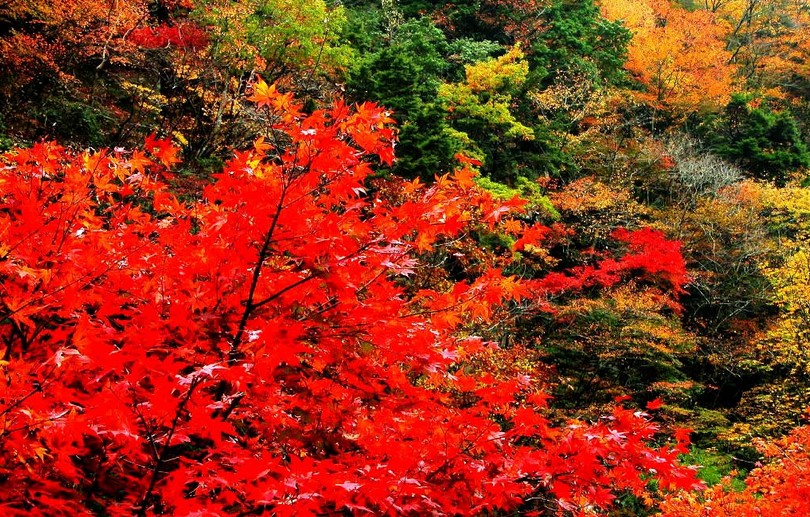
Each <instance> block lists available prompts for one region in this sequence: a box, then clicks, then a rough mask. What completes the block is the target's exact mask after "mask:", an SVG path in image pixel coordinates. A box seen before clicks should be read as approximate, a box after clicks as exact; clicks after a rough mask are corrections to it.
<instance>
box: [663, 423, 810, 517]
mask: <svg viewBox="0 0 810 517" xmlns="http://www.w3.org/2000/svg"><path fill="white" fill-rule="evenodd" d="M757 448H758V449H759V450H760V452H762V453H763V454H764V455H765V456H766V457H767V458H769V459H770V461H771V462H770V463H769V464H768V465H765V466H762V467H759V468H756V469H754V470H753V471H752V472H751V474H750V475H749V476H748V479H746V485H747V487H746V489H745V490H743V491H742V492H735V491H732V490H731V489H730V487H729V486H728V485H727V484H722V483H721V484H718V485H715V486H714V487H712V488H711V489H709V490H706V491H705V492H703V493H702V494H697V493H683V494H679V495H677V496H673V497H670V498H669V499H668V500H666V501H664V503H662V505H661V510H662V515H663V516H664V517H724V516H729V517H762V516H767V515H810V427H801V428H798V429H796V430H794V431H793V432H792V433H791V434H790V435H788V436H787V437H785V438H782V439H781V440H777V441H775V442H773V443H766V442H762V441H761V442H759V443H758V444H757ZM726 481H727V482H730V480H729V479H727V480H726Z"/></svg>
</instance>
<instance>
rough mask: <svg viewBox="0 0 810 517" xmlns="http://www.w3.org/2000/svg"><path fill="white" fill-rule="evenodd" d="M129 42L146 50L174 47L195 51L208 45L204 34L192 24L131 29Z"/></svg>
mask: <svg viewBox="0 0 810 517" xmlns="http://www.w3.org/2000/svg"><path fill="white" fill-rule="evenodd" d="M129 40H130V41H132V42H133V43H135V44H136V45H138V46H139V47H142V48H146V49H158V48H168V47H176V48H182V49H191V50H197V49H202V48H205V47H206V46H207V45H208V35H207V34H206V32H205V31H204V30H203V29H201V28H199V27H197V26H196V25H194V24H192V23H178V24H176V25H160V26H158V27H141V28H137V29H133V30H132V32H130V33H129Z"/></svg>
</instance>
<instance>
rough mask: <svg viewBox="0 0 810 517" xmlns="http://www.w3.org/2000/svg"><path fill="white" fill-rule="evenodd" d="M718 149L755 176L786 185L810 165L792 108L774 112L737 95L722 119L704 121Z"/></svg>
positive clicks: (727, 107) (809, 154)
mask: <svg viewBox="0 0 810 517" xmlns="http://www.w3.org/2000/svg"><path fill="white" fill-rule="evenodd" d="M703 131H704V132H705V133H706V135H707V137H708V138H707V139H708V140H709V142H710V144H711V146H712V148H713V149H714V151H715V152H716V153H717V154H719V155H721V156H724V157H726V158H729V159H731V160H733V161H735V162H736V163H737V164H738V165H740V166H741V167H743V168H744V169H745V170H747V171H748V172H749V173H750V174H751V175H752V176H753V177H755V178H760V179H767V180H771V181H774V182H776V183H777V184H778V185H784V184H785V182H786V181H787V180H788V179H789V175H790V173H791V172H792V171H795V170H796V169H798V168H800V167H807V166H810V152H808V149H807V145H806V144H805V143H804V141H803V140H802V136H801V133H800V132H799V128H798V125H797V124H796V120H795V119H794V118H793V116H792V115H791V113H790V112H789V111H779V112H777V111H773V110H771V108H770V107H768V106H767V105H764V104H763V105H758V103H757V102H754V99H753V98H752V97H750V96H745V95H735V96H733V97H732V99H731V102H729V104H728V105H727V106H726V109H725V112H724V113H723V114H722V115H721V116H720V117H718V118H715V119H713V120H709V121H708V122H707V123H706V124H704V127H703Z"/></svg>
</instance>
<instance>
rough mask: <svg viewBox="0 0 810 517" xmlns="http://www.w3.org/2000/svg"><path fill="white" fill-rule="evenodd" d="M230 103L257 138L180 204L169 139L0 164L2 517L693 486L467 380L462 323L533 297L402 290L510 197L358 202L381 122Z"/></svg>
mask: <svg viewBox="0 0 810 517" xmlns="http://www.w3.org/2000/svg"><path fill="white" fill-rule="evenodd" d="M253 95H254V96H253V98H254V100H256V101H257V102H259V103H261V104H262V106H263V108H266V111H267V114H268V115H269V116H270V120H271V122H272V127H271V128H268V134H269V135H271V136H272V137H268V138H267V139H259V140H257V141H256V144H255V145H254V147H253V148H252V149H248V150H245V151H239V152H237V153H235V155H234V157H233V158H232V159H231V160H230V161H229V162H228V163H227V164H226V166H225V168H224V170H223V171H222V173H220V174H218V175H217V177H216V181H215V182H213V183H211V184H209V185H207V186H206V187H205V189H204V191H203V193H202V196H201V197H200V198H199V199H194V200H189V201H181V200H179V199H178V198H177V197H176V196H175V195H174V194H173V193H172V191H171V190H170V189H169V188H168V186H167V185H166V184H165V183H164V182H163V181H162V180H161V179H160V178H162V177H164V176H165V175H166V170H165V169H166V167H170V166H171V165H173V164H175V163H176V162H177V161H178V158H177V149H176V148H175V147H174V146H173V145H172V144H171V142H169V141H168V140H163V139H158V138H156V137H155V136H154V135H152V136H150V137H149V138H148V139H147V142H146V146H145V152H143V151H134V152H132V153H131V154H125V153H124V152H122V151H114V152H106V151H105V152H99V153H95V154H91V153H83V154H73V153H70V152H68V151H66V150H65V149H63V148H61V147H59V146H57V145H56V144H48V143H43V144H37V145H36V146H34V147H33V148H31V149H17V150H15V151H13V152H11V153H9V154H7V155H5V157H4V161H5V163H6V166H5V167H3V168H2V169H0V280H1V282H0V315H1V316H2V317H1V318H0V336H2V339H3V341H2V344H1V345H0V351H2V360H0V375H2V382H3V392H2V394H0V443H1V444H2V448H0V479H2V480H3V482H2V483H0V509H2V513H3V514H4V515H36V514H37V512H40V513H39V514H44V513H42V512H45V513H47V512H48V511H50V510H46V509H51V508H59V510H58V512H61V514H63V515H89V514H92V513H93V512H94V511H95V509H96V508H99V507H102V508H104V511H105V513H106V514H107V515H111V516H115V515H133V514H135V515H138V516H145V515H229V514H242V515H247V514H261V513H270V514H273V515H306V514H313V513H329V512H371V513H375V514H395V513H409V514H435V515H442V514H444V515H456V514H474V513H478V512H482V511H484V510H488V509H492V508H495V507H501V508H511V507H515V506H517V505H518V504H520V503H521V501H522V500H523V498H525V497H528V496H533V497H544V498H546V500H547V501H548V502H549V503H550V504H556V505H557V507H558V508H563V509H572V510H582V511H585V510H588V509H592V508H600V507H607V506H609V505H610V504H611V501H612V500H613V498H614V497H615V494H616V493H618V492H621V491H624V490H630V491H632V492H634V493H638V494H640V493H642V492H643V491H644V490H645V489H646V485H647V483H648V481H649V480H651V479H657V480H658V481H659V485H660V486H661V487H664V488H677V487H692V486H694V485H695V479H694V476H693V474H694V473H693V471H692V470H690V469H685V468H682V467H680V466H678V465H677V462H676V456H677V450H676V449H670V448H668V447H661V448H653V447H651V446H649V445H648V443H649V441H650V440H651V439H652V438H653V437H654V436H655V435H656V433H657V431H658V429H657V427H656V426H655V425H654V424H653V423H652V422H651V421H650V419H649V417H648V416H647V415H646V414H645V413H643V412H635V413H634V412H631V411H629V410H625V409H622V408H616V409H615V410H614V412H613V414H612V415H611V416H609V417H607V418H604V419H602V420H600V421H599V422H597V423H595V424H588V423H584V422H575V421H571V422H568V423H567V424H566V425H564V426H562V427H555V426H553V425H552V424H551V423H550V422H549V421H547V420H546V418H545V416H544V412H543V409H544V407H545V405H546V399H547V397H545V396H544V395H542V393H538V390H539V387H540V385H539V382H538V379H535V378H532V377H531V376H529V375H527V374H525V373H523V374H520V375H506V374H504V373H503V372H501V371H494V372H490V371H486V369H485V368H475V367H474V365H475V360H476V358H477V357H479V356H481V357H483V356H484V355H485V354H487V353H491V351H492V350H495V349H496V348H497V347H496V345H494V344H492V343H485V342H483V341H482V340H481V339H480V338H476V337H475V336H471V335H469V332H468V329H469V328H471V327H468V326H467V327H465V325H468V324H469V322H471V321H478V322H484V321H487V320H488V319H490V318H492V317H493V314H495V312H496V311H497V309H498V308H499V307H501V306H503V305H504V304H508V303H511V302H526V303H528V302H527V300H529V299H531V298H537V297H538V296H540V294H541V293H537V292H536V291H535V290H534V289H535V288H536V284H534V283H531V282H524V281H522V280H520V279H517V278H514V277H508V276H504V275H503V273H502V271H501V270H498V269H494V268H490V269H488V270H486V271H485V272H484V273H483V274H480V275H477V276H475V277H474V278H469V279H467V280H464V281H458V282H452V281H447V282H445V283H443V284H439V285H441V287H438V286H425V287H422V288H413V287H412V286H410V287H409V286H408V284H407V282H408V281H407V280H406V279H407V278H408V277H410V276H412V275H413V274H414V271H417V270H418V269H419V268H420V267H422V265H421V259H422V258H423V257H422V256H421V255H420V253H422V252H426V251H430V250H432V249H434V248H436V247H439V246H442V245H443V244H444V243H446V242H447V241H449V240H451V239H455V238H458V237H459V236H460V235H461V234H462V233H464V232H470V231H472V230H473V229H475V228H492V227H493V225H495V224H496V223H497V222H498V221H500V220H502V219H503V218H506V217H511V215H512V213H513V212H514V211H515V210H517V209H518V208H519V206H520V205H521V204H522V202H521V201H519V200H513V201H511V202H508V203H506V204H504V203H501V202H499V201H497V200H496V199H494V198H493V197H492V196H491V195H489V194H488V193H486V192H483V191H480V190H478V189H477V188H476V187H475V186H474V185H473V184H472V182H470V181H468V179H469V178H467V177H466V176H465V175H464V174H461V175H452V176H450V175H448V176H442V177H440V178H438V179H437V181H436V183H434V184H433V185H430V186H426V185H421V184H419V183H416V182H415V183H412V184H410V185H409V186H408V188H407V190H406V189H403V190H405V191H404V192H400V193H397V196H392V197H395V198H397V199H396V200H395V201H394V200H388V196H385V195H379V196H378V195H377V194H376V193H375V195H374V196H371V195H367V194H366V193H365V192H366V188H367V186H368V185H367V179H369V177H370V175H371V174H372V169H371V167H370V165H369V164H370V162H372V161H376V160H381V161H384V162H385V161H389V160H390V159H391V158H392V157H393V154H392V146H393V138H394V129H393V128H392V127H391V125H390V118H389V117H388V115H387V114H386V113H385V112H384V111H382V110H381V109H380V108H378V107H376V106H374V105H372V104H364V105H361V106H358V107H356V108H350V107H348V106H346V105H345V104H342V103H337V104H336V105H335V106H334V107H333V108H331V109H328V110H317V111H315V112H313V113H312V114H309V115H303V114H302V113H300V112H299V111H298V109H297V108H296V104H295V101H294V99H292V98H291V97H290V96H287V95H282V94H280V93H279V92H277V91H276V90H275V89H274V88H272V87H269V86H266V85H264V86H263V85H262V83H261V82H260V83H258V84H257V85H256V87H255V88H254V94H253ZM269 141H273V142H281V144H279V145H278V146H277V147H271V146H270V144H269V143H268V142H269ZM372 154H374V155H376V158H375V157H373V156H372ZM147 155H151V156H152V157H154V160H155V161H154V162H153V161H152V160H150V159H149V158H147ZM532 239H534V242H535V244H536V245H540V244H541V241H542V239H540V237H539V236H534V237H532ZM634 242H635V241H631V242H630V243H629V244H628V246H629V254H628V255H627V256H630V257H635V256H643V255H644V254H645V253H648V252H649V250H647V248H645V247H644V246H645V245H644V244H638V246H640V247H638V246H636V244H634ZM639 242H647V241H645V240H643V239H642V240H641V241H639ZM634 246H636V247H634ZM625 258H626V257H625ZM622 260H624V259H622ZM627 260H628V261H630V263H629V264H628V265H627V268H639V267H642V266H643V267H646V266H644V265H643V264H642V265H638V264H637V263H636V262H633V261H636V260H637V259H635V258H631V259H627ZM638 260H640V259H638ZM620 262H621V261H620ZM639 264H640V262H639ZM651 267H652V266H651ZM656 267H658V266H656ZM652 271H653V273H655V274H660V273H661V272H662V270H661V269H660V268H659V269H655V270H652ZM404 279H405V280H404ZM504 371H507V370H504ZM462 395H463V396H462ZM462 399H463V400H462ZM538 494H539V495H538ZM58 512H57V513H58Z"/></svg>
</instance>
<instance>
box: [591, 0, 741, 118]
mask: <svg viewBox="0 0 810 517" xmlns="http://www.w3.org/2000/svg"><path fill="white" fill-rule="evenodd" d="M602 11H603V14H604V15H605V17H606V18H608V19H611V20H621V21H623V22H624V23H625V25H626V26H627V27H628V28H629V29H630V30H631V31H632V32H633V39H632V41H631V42H630V46H629V48H628V53H629V56H628V61H627V64H626V68H627V69H628V70H629V71H630V73H632V74H633V76H635V77H636V78H637V79H638V80H639V81H641V82H642V83H643V84H644V85H645V86H646V87H647V91H646V93H645V94H643V95H642V96H641V97H642V99H643V100H645V101H647V102H649V103H651V104H653V105H655V106H662V107H673V108H677V109H679V110H692V109H695V108H699V107H702V106H704V105H708V106H712V105H714V106H716V105H723V104H725V103H726V102H727V101H728V99H729V96H730V94H731V93H732V90H733V86H734V84H733V76H734V73H735V67H734V66H732V65H729V64H728V63H729V61H730V60H731V57H732V56H731V54H730V53H729V52H728V51H727V50H726V43H725V36H726V34H727V32H728V28H727V26H726V25H725V24H724V23H722V22H721V21H720V20H719V19H718V18H717V16H716V15H715V14H714V13H711V12H709V11H687V10H685V9H682V8H679V7H676V6H674V5H673V3H672V2H670V1H669V0H637V1H636V0H632V1H628V0H605V1H604V2H602Z"/></svg>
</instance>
